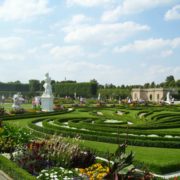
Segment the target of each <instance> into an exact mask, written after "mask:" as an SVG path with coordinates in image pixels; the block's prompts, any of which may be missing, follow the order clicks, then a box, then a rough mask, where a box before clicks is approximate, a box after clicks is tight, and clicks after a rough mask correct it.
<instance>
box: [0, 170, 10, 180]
mask: <svg viewBox="0 0 180 180" xmlns="http://www.w3.org/2000/svg"><path fill="white" fill-rule="evenodd" d="M0 180H12V179H11V178H10V177H9V176H8V175H7V174H5V173H4V172H3V171H1V170H0Z"/></svg>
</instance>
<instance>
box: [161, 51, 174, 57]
mask: <svg viewBox="0 0 180 180" xmlns="http://www.w3.org/2000/svg"><path fill="white" fill-rule="evenodd" d="M171 55H173V51H172V50H171V49H170V50H164V51H162V52H161V56H162V57H168V56H171Z"/></svg>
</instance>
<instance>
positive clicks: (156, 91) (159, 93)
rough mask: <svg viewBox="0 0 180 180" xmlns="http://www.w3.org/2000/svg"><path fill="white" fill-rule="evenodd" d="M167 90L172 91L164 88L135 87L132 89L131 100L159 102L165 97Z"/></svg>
mask: <svg viewBox="0 0 180 180" xmlns="http://www.w3.org/2000/svg"><path fill="white" fill-rule="evenodd" d="M168 92H170V93H172V90H170V89H164V88H149V89H143V88H137V89H132V92H131V96H132V100H133V101H138V100H144V101H150V102H160V101H162V100H165V99H166V95H167V93H168Z"/></svg>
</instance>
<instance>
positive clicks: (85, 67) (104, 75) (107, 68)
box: [30, 60, 128, 84]
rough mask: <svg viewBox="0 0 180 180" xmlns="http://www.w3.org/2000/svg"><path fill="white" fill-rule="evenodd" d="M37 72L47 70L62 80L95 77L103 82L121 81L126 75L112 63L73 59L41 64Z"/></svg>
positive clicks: (80, 79) (86, 79)
mask: <svg viewBox="0 0 180 180" xmlns="http://www.w3.org/2000/svg"><path fill="white" fill-rule="evenodd" d="M34 70H35V69H34ZM39 72H41V74H42V72H49V73H50V75H51V76H52V77H53V78H54V79H57V80H58V81H60V80H63V78H64V77H66V78H67V79H71V80H76V81H78V82H79V81H80V82H82V81H85V82H87V81H89V80H91V79H93V78H95V79H97V80H98V82H100V83H103V84H105V83H116V84H118V83H119V81H123V79H124V76H128V73H127V70H125V69H121V68H119V67H116V66H113V65H107V64H101V63H92V62H85V61H73V60H69V61H68V60H66V61H61V62H57V63H56V64H50V65H46V64H43V65H42V66H41V67H40V69H39ZM35 73H37V70H35V72H34V73H31V74H35ZM31 74H30V75H31ZM114 77H119V78H114Z"/></svg>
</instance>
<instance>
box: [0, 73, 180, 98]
mask: <svg viewBox="0 0 180 180" xmlns="http://www.w3.org/2000/svg"><path fill="white" fill-rule="evenodd" d="M43 84H44V81H39V80H36V79H31V80H29V82H28V83H21V82H20V81H15V82H8V83H3V82H0V94H1V95H2V94H4V95H6V94H11V95H13V94H14V93H16V92H21V93H22V94H24V95H26V96H29V97H32V96H35V95H41V94H42V92H43V90H44V88H43ZM51 84H52V88H53V93H54V95H55V96H56V97H65V96H70V97H74V95H75V94H76V96H82V97H97V95H98V94H99V93H100V94H101V97H104V98H116V99H118V98H121V99H122V98H126V97H128V96H129V97H130V95H131V89H132V88H159V87H162V88H175V89H177V90H178V91H179V94H180V79H178V80H175V78H174V76H173V75H170V76H167V77H166V79H165V81H164V82H161V83H159V84H155V82H151V83H145V84H144V85H121V86H115V85H113V84H105V85H101V84H99V83H98V82H97V81H96V80H95V79H93V80H91V81H90V82H82V83H79V82H76V81H71V80H67V81H61V82H59V81H55V80H52V81H51ZM179 96H180V95H179Z"/></svg>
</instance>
